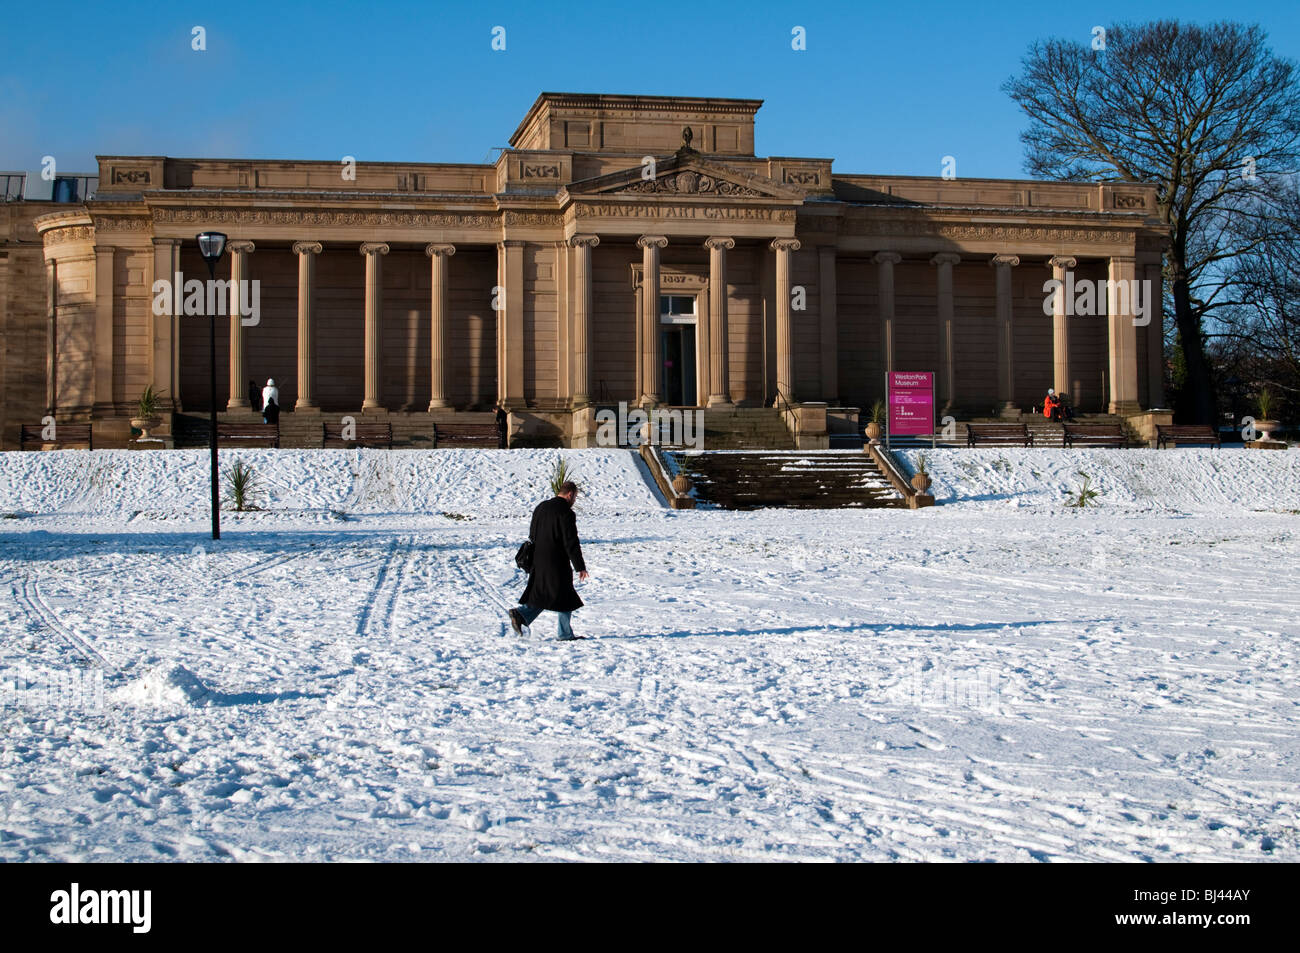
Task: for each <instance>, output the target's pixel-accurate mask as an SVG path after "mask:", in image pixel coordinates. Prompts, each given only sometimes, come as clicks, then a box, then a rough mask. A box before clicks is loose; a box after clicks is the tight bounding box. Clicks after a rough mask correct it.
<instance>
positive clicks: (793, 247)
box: [768, 238, 803, 251]
mask: <svg viewBox="0 0 1300 953" xmlns="http://www.w3.org/2000/svg"><path fill="white" fill-rule="evenodd" d="M768 247H769V248H771V249H772V251H798V250H799V249H800V248H802V247H803V242H801V241H799V239H797V238H774V239H772V244H771V245H769V246H768Z"/></svg>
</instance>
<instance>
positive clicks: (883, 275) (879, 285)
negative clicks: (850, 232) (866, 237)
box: [871, 251, 903, 388]
mask: <svg viewBox="0 0 1300 953" xmlns="http://www.w3.org/2000/svg"><path fill="white" fill-rule="evenodd" d="M871 260H872V261H874V262H875V263H876V266H877V275H876V302H877V308H878V309H879V310H880V363H881V366H882V368H883V369H884V372H885V373H886V374H889V373H891V372H892V371H893V370H894V266H895V265H897V264H898V263H899V262H900V261H902V260H903V256H902V255H900V254H898V252H893V251H881V252H876V255H875V257H874V258H872V259H871ZM881 387H882V388H883V387H884V381H881Z"/></svg>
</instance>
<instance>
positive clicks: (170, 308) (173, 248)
mask: <svg viewBox="0 0 1300 953" xmlns="http://www.w3.org/2000/svg"><path fill="white" fill-rule="evenodd" d="M180 248H181V243H180V240H179V239H176V238H155V239H154V240H153V270H152V272H151V274H150V276H149V281H148V283H149V286H150V288H152V287H153V282H155V281H166V282H167V284H168V285H169V286H170V287H171V295H170V296H169V297H168V299H167V301H166V303H165V304H164V305H163V310H162V313H161V314H160V313H158V309H156V308H155V307H154V306H153V305H152V303H151V304H150V307H149V326H150V328H151V329H152V330H151V332H150V335H149V340H150V343H151V346H152V347H153V387H154V390H155V391H156V392H157V393H158V395H159V397H160V402H159V403H160V406H162V407H176V408H178V409H179V407H180V399H181V397H180V384H179V380H180V373H179V370H178V368H179V367H180V362H179V360H177V358H178V357H179V353H180V334H179V333H178V332H179V330H180V328H179V325H178V321H179V312H180V308H178V307H177V306H176V305H177V303H178V302H179V301H180V300H181V288H180V287H179V285H180V282H179V281H178V280H177V273H178V272H179V271H180V270H181V268H180Z"/></svg>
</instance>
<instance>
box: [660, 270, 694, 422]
mask: <svg viewBox="0 0 1300 953" xmlns="http://www.w3.org/2000/svg"><path fill="white" fill-rule="evenodd" d="M695 328H696V317H695V298H694V297H691V296H689V295H661V296H660V298H659V334H660V343H661V346H662V353H663V356H664V366H663V369H662V380H661V384H662V388H663V389H662V391H661V393H662V396H663V399H664V400H665V401H666V402H667V403H668V404H669V405H670V406H673V407H694V406H696V404H697V402H698V397H697V393H696V380H697V376H696V363H697V352H696V344H695Z"/></svg>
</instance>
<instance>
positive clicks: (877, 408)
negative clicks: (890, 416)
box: [867, 400, 885, 443]
mask: <svg viewBox="0 0 1300 953" xmlns="http://www.w3.org/2000/svg"><path fill="white" fill-rule="evenodd" d="M884 424H885V402H884V401H883V400H878V401H876V402H875V403H874V404H872V405H871V420H870V421H868V423H867V439H868V440H870V441H871V442H872V443H880V435H881V434H882V433H884Z"/></svg>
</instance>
